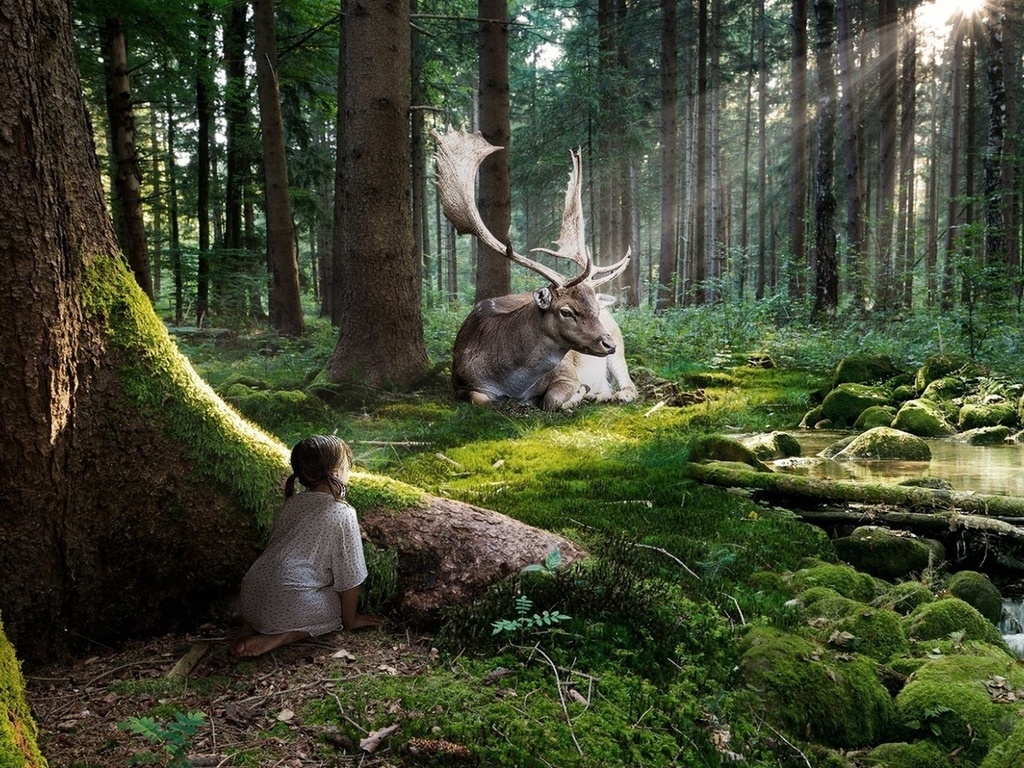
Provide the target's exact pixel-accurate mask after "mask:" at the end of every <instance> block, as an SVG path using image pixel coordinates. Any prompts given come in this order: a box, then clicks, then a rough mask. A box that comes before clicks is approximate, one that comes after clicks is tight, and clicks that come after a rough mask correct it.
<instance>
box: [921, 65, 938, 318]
mask: <svg viewBox="0 0 1024 768" xmlns="http://www.w3.org/2000/svg"><path fill="white" fill-rule="evenodd" d="M937 80H938V78H936V77H934V76H933V77H932V78H931V89H930V97H931V103H932V104H934V105H936V106H935V108H933V109H932V119H931V130H930V131H929V150H928V185H927V200H926V201H925V214H924V215H925V233H924V278H925V295H926V296H927V300H928V306H929V307H934V306H935V303H936V301H937V300H938V298H939V275H938V269H939V165H940V163H939V158H940V152H939V144H940V143H941V142H940V140H939V109H938V105H939V97H938V91H939V84H938V82H937Z"/></svg>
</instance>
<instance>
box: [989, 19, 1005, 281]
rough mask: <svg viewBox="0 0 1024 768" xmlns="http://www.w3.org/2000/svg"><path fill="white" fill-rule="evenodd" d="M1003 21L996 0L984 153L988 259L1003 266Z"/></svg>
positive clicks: (990, 51)
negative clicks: (986, 138) (986, 140)
mask: <svg viewBox="0 0 1024 768" xmlns="http://www.w3.org/2000/svg"><path fill="white" fill-rule="evenodd" d="M1003 23H1004V18H1003V12H1002V8H1001V7H1000V4H999V3H998V2H995V3H993V4H992V6H991V7H990V10H989V15H988V16H987V17H986V19H985V42H986V45H987V48H988V67H987V70H986V71H987V75H988V77H987V79H988V142H987V145H986V147H985V156H984V167H985V259H986V263H988V264H989V265H993V266H996V267H999V268H1003V267H1004V266H1005V265H1006V219H1005V211H1004V204H1005V201H1006V195H1005V190H1004V189H1003V181H1004V177H1003V143H1004V137H1005V135H1006V84H1005V83H1004V82H1003ZM1011 285H1012V284H1011ZM1008 287H1009V286H1008ZM1010 290H1012V289H1010ZM1010 290H1008V293H1010Z"/></svg>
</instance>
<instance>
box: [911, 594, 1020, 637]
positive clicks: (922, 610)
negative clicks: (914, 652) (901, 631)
mask: <svg viewBox="0 0 1024 768" xmlns="http://www.w3.org/2000/svg"><path fill="white" fill-rule="evenodd" d="M904 621H905V622H906V625H905V626H906V630H907V636H908V637H910V638H911V639H915V638H916V639H918V640H941V639H943V638H946V637H949V636H950V635H952V634H954V633H955V634H957V635H958V636H959V637H961V639H962V640H978V641H980V642H983V643H989V644H991V645H994V646H996V647H998V648H1005V647H1006V646H1005V644H1004V642H1003V638H1002V635H1000V634H999V631H998V630H997V629H996V628H995V626H993V624H992V623H991V622H990V621H989V620H988V619H986V618H985V617H984V616H982V615H981V612H980V611H978V609H977V608H975V607H974V606H973V605H970V604H969V603H966V602H964V601H963V600H961V599H960V598H958V597H946V598H943V599H941V600H936V601H935V602H933V603H925V604H924V605H920V606H918V607H917V608H915V609H914V610H913V611H912V612H911V613H910V615H909V616H907V617H906V618H905V619H904Z"/></svg>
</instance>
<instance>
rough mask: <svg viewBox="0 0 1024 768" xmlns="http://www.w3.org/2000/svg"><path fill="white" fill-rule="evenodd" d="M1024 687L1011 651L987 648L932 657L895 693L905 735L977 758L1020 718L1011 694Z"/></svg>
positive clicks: (1023, 675)
mask: <svg viewBox="0 0 1024 768" xmlns="http://www.w3.org/2000/svg"><path fill="white" fill-rule="evenodd" d="M1021 689H1024V668H1022V667H1021V666H1020V665H1019V664H1018V662H1017V660H1015V659H1013V658H1011V657H1010V656H1009V655H1007V654H1001V653H993V652H982V653H980V654H973V653H972V654H957V655H949V656H941V657H939V658H935V659H930V660H929V661H928V662H927V663H925V664H924V665H923V666H922V667H921V668H920V669H918V670H917V672H915V673H914V675H913V677H912V678H911V679H910V680H909V681H908V683H907V684H906V686H904V688H903V690H902V691H900V693H899V694H898V695H897V696H896V707H897V711H898V713H899V718H900V721H901V723H902V726H903V728H904V729H905V731H906V733H907V734H908V735H910V736H912V737H913V736H923V737H926V738H934V739H935V740H936V741H937V742H938V743H940V744H942V745H943V746H944V747H946V748H948V749H950V750H960V751H961V754H962V757H963V758H965V759H967V760H970V761H972V762H976V761H977V760H979V759H980V758H982V757H984V756H985V754H986V753H987V752H988V750H989V749H990V748H991V747H992V746H994V745H996V744H999V743H1001V742H1002V741H1003V740H1004V739H1005V738H1006V737H1007V736H1008V735H1009V733H1010V731H1011V729H1012V727H1013V725H1014V724H1015V723H1016V722H1017V720H1018V719H1019V713H1018V708H1019V704H1018V703H1017V702H1016V701H1015V700H1012V699H1013V698H1014V697H1013V696H1007V695H1005V694H1006V693H1007V692H1012V691H1014V690H1021Z"/></svg>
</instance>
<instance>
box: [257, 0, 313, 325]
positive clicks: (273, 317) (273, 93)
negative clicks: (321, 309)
mask: <svg viewBox="0 0 1024 768" xmlns="http://www.w3.org/2000/svg"><path fill="white" fill-rule="evenodd" d="M253 8H254V9H255V10H254V28H255V32H256V34H255V37H256V51H255V53H256V85H257V90H258V92H259V102H260V138H261V140H262V142H263V176H264V180H265V183H264V190H263V193H264V199H265V204H264V215H265V216H266V221H267V266H268V267H269V269H270V301H269V310H270V323H271V325H272V326H273V327H274V329H275V330H276V331H278V333H283V334H285V335H288V336H301V335H302V332H303V320H302V300H301V299H300V296H299V259H298V254H297V253H296V241H295V225H294V224H293V223H292V204H291V198H290V197H289V192H288V163H287V159H286V157H285V149H284V145H285V136H284V119H283V118H282V116H281V94H280V92H279V89H278V84H277V33H276V31H275V29H274V26H275V22H274V0H253Z"/></svg>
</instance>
